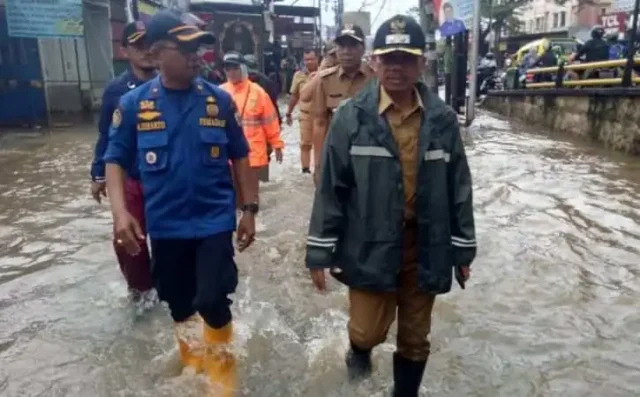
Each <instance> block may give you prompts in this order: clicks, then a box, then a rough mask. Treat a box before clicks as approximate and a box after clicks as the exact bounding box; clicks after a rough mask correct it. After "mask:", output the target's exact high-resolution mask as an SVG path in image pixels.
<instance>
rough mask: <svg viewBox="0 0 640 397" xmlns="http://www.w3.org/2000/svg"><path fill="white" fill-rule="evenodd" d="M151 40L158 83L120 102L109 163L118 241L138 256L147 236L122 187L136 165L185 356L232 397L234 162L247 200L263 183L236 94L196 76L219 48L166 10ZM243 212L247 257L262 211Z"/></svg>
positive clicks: (248, 206)
mask: <svg viewBox="0 0 640 397" xmlns="http://www.w3.org/2000/svg"><path fill="white" fill-rule="evenodd" d="M146 39H147V43H148V44H149V45H150V46H151V53H152V56H153V57H154V61H155V63H156V65H157V66H158V69H159V72H160V73H159V76H158V77H156V78H154V79H153V80H151V81H150V82H148V83H146V84H145V85H143V86H141V87H139V88H137V89H136V90H133V91H131V92H129V93H127V94H125V95H124V96H123V97H122V98H121V100H120V105H119V107H118V109H116V111H115V112H114V114H113V120H112V124H111V131H110V134H109V146H108V148H107V152H106V154H105V157H104V159H105V162H106V163H107V166H106V171H107V172H106V173H107V189H108V190H109V194H110V201H111V207H112V212H113V217H114V221H115V225H116V237H117V239H118V243H120V244H121V245H123V246H124V247H125V248H126V249H127V251H128V252H130V253H134V254H135V253H137V252H139V251H140V244H141V242H142V241H143V239H144V235H143V234H142V230H141V228H140V226H139V224H138V222H137V221H136V220H135V218H133V217H132V216H131V214H129V212H128V211H127V209H126V205H125V200H124V189H123V177H124V174H125V170H127V169H129V168H131V167H134V166H135V165H136V164H137V167H138V170H139V172H140V180H141V183H142V186H143V191H144V196H145V213H146V218H147V231H148V233H149V236H150V240H151V250H152V254H153V268H152V271H153V278H154V282H155V286H156V289H157V290H158V294H159V296H160V299H161V300H163V301H166V302H167V303H168V305H169V309H170V311H171V316H172V318H173V320H174V322H175V324H176V327H175V330H176V332H175V333H176V338H177V340H178V346H179V349H180V355H181V359H182V361H183V363H184V364H185V366H187V367H190V368H192V369H193V370H194V371H196V372H197V371H200V370H204V371H206V373H207V374H208V375H209V378H210V379H211V380H212V381H213V382H214V384H215V385H216V386H218V387H221V388H222V392H219V394H218V395H223V396H230V395H233V394H234V390H235V384H236V379H235V359H234V357H233V355H232V353H231V351H230V349H229V348H230V342H231V339H232V323H231V311H230V309H229V306H230V304H231V300H229V298H228V295H229V294H231V293H233V292H234V291H235V288H236V285H237V282H238V273H237V268H236V265H235V262H234V248H233V242H232V234H233V231H234V229H235V228H236V211H235V209H236V206H235V195H236V192H235V191H234V188H233V182H232V179H231V169H230V167H229V162H231V164H232V168H233V171H234V173H235V175H236V176H237V179H238V180H237V182H238V189H239V194H241V196H242V197H249V198H255V197H257V186H256V185H257V179H256V178H255V176H254V175H253V174H252V171H251V169H250V167H249V161H248V159H247V155H248V152H249V147H248V144H247V141H246V140H245V137H244V134H243V132H242V128H241V127H240V126H239V124H238V121H237V120H238V118H237V117H238V116H237V112H236V108H235V106H234V104H233V100H232V98H231V96H230V95H229V94H227V93H226V92H224V91H222V90H221V89H219V88H218V87H216V86H214V85H212V84H209V83H208V82H206V81H204V80H203V79H201V78H200V77H198V73H199V57H198V47H199V46H200V45H201V44H212V43H213V42H214V41H215V39H214V37H213V35H211V34H210V33H208V32H203V31H201V30H200V29H198V27H197V25H195V24H193V23H192V22H191V21H190V20H189V18H188V14H179V13H177V12H176V11H171V10H164V11H160V12H159V13H157V14H155V15H154V16H153V18H152V19H151V21H150V22H149V23H148V25H147V37H146ZM242 210H243V213H242V217H241V219H240V223H239V225H238V233H237V234H238V240H239V249H240V250H241V251H242V250H244V249H245V248H247V247H248V246H249V245H250V244H251V243H252V242H253V239H254V236H255V220H254V216H255V214H256V213H257V212H258V206H257V204H256V203H254V202H246V203H245V204H244V205H243V206H242ZM196 313H199V314H200V316H201V317H202V319H203V320H204V324H203V328H202V330H199V332H202V338H199V337H198V338H197V339H198V340H197V341H194V340H193V338H190V337H189V336H190V334H191V331H192V329H191V327H192V326H193V325H194V324H199V316H197V315H196ZM197 326H198V327H199V326H200V325H197ZM202 343H204V353H203V352H202V351H201V350H202V349H200V348H201V347H203V346H202Z"/></svg>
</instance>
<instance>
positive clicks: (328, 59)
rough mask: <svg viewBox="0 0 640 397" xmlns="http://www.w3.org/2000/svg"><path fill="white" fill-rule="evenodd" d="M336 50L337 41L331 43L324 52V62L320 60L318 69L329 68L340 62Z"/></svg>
mask: <svg viewBox="0 0 640 397" xmlns="http://www.w3.org/2000/svg"><path fill="white" fill-rule="evenodd" d="M336 51H337V48H336V45H335V43H333V42H331V43H329V45H327V49H326V51H325V53H324V58H323V59H322V62H320V67H319V68H318V69H320V70H324V69H329V68H332V67H334V66H336V65H337V64H338V58H337V56H336Z"/></svg>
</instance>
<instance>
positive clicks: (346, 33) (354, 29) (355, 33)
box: [334, 23, 364, 44]
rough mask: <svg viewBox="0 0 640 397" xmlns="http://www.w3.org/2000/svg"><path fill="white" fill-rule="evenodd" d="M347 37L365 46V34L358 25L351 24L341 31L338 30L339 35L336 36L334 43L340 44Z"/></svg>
mask: <svg viewBox="0 0 640 397" xmlns="http://www.w3.org/2000/svg"><path fill="white" fill-rule="evenodd" d="M347 37H349V38H351V39H353V40H356V41H358V42H360V43H363V44H364V32H363V31H362V28H361V27H360V26H358V25H353V24H350V23H348V24H345V25H344V26H343V27H342V28H341V29H340V30H338V34H337V35H336V38H335V40H334V42H335V43H336V44H340V41H341V40H344V39H346V38H347Z"/></svg>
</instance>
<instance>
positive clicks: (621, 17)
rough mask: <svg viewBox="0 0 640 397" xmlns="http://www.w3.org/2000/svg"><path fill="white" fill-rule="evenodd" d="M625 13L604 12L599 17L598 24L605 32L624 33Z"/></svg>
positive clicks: (625, 24)
mask: <svg viewBox="0 0 640 397" xmlns="http://www.w3.org/2000/svg"><path fill="white" fill-rule="evenodd" d="M627 17H628V15H627V13H626V12H617V13H615V14H605V15H602V16H601V17H600V24H601V25H602V27H603V28H604V31H605V33H607V34H610V33H624V31H625V30H626V26H627Z"/></svg>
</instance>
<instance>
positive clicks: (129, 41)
mask: <svg viewBox="0 0 640 397" xmlns="http://www.w3.org/2000/svg"><path fill="white" fill-rule="evenodd" d="M146 31H147V29H146V26H145V25H144V22H142V21H135V22H131V23H128V24H127V26H125V27H124V30H123V31H122V46H123V47H127V46H129V45H134V44H136V43H139V42H140V39H142V38H143V37H144V36H145V33H146Z"/></svg>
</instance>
